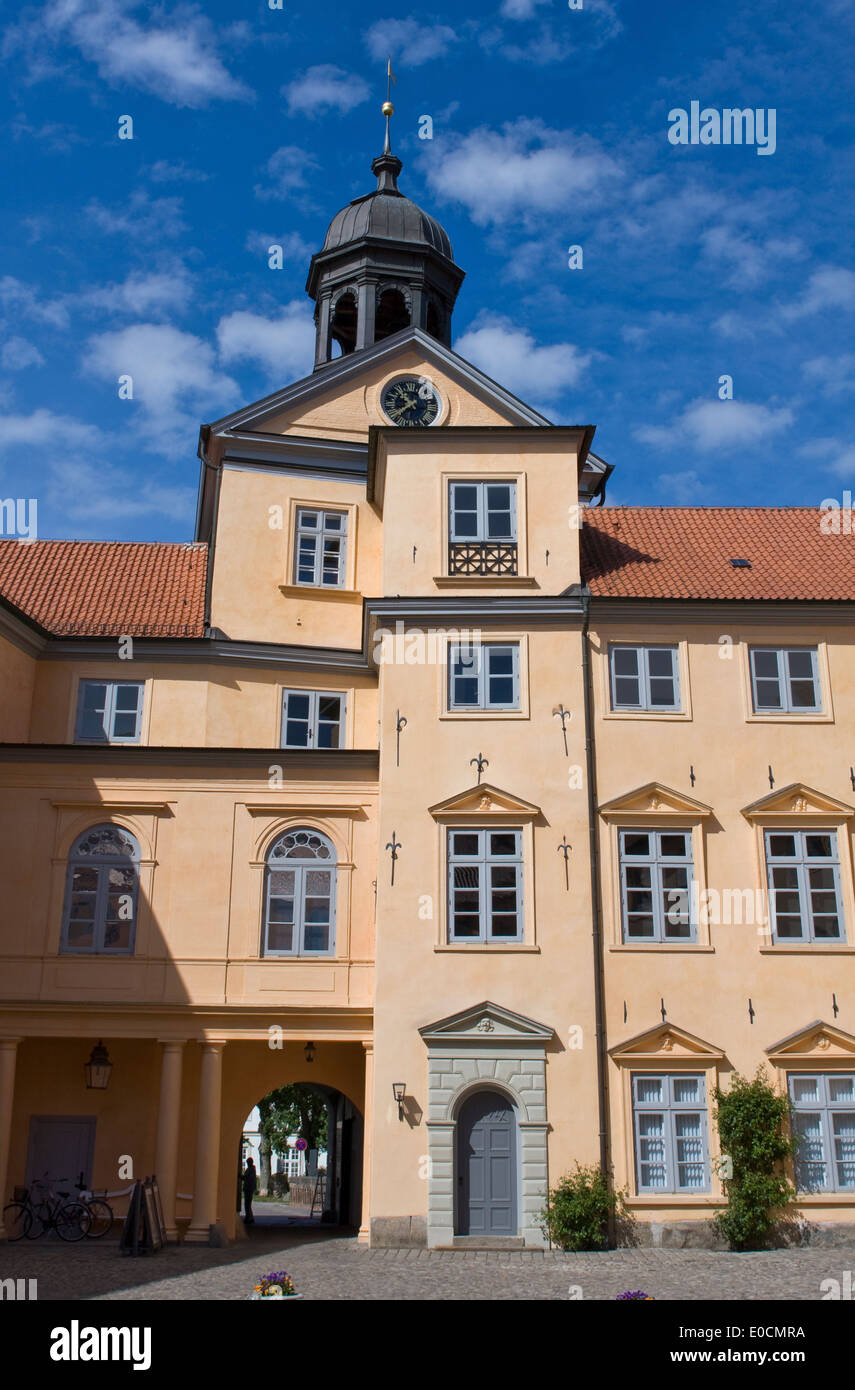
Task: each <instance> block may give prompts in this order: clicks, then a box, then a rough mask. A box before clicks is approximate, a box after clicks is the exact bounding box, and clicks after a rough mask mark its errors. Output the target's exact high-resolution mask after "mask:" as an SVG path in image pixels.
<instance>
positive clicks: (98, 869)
mask: <svg viewBox="0 0 855 1390" xmlns="http://www.w3.org/2000/svg"><path fill="white" fill-rule="evenodd" d="M104 829H109V830H115V831H117V832H118V834H119V835H120V836H122V837H123V838H124V839H126V840H127V841H128V842H129V843H130V846H131V848H132V850H133V853H132V854H128V855H123V854H109V853H105V854H81V853H80V846H81V845H82V844H83V842H84V841H85V840H86V839H88V837H89V836H90V835H93V834H94V833H95V832H96V831H99V830H104ZM140 857H141V855H140V845H139V840H138V839H137V837H136V835H133V834H132V833H131V831H130V830H126V829H125V827H124V826H123V825H115V824H113V822H112V821H103V822H102V823H101V824H100V825H90V826H88V827H87V828H86V830H84V831H83V832H82V834H80V835H78V836H77V839H76V840H75V841H74V844H73V845H72V847H71V851H70V853H69V856H68V868H67V870H66V875H65V899H64V902H63V907H62V932H61V935H60V945H59V951H60V955H68V956H132V955H133V954H134V947H135V943H136V927H137V905H138V903H139V889H140ZM84 867H85V868H90V869H93V870H94V871H95V873H96V875H97V881H96V887H95V907H94V911H93V915H92V945H91V946H74V945H72V944H71V943H70V942H69V939H68V936H69V930H70V926H71V901H72V893H73V882H74V873H75V870H76V869H78V868H84ZM118 867H121V868H125V869H127V868H132V869H133V874H134V882H133V888H132V889H131V912H130V917H129V918H128V919H127V920H128V921H129V922H130V928H129V931H128V945H127V946H110V945H108V944H107V943H106V941H105V935H106V930H107V906H108V899H109V894H110V869H115V868H118ZM78 891H81V892H84V891H88V890H82V889H81V890H78Z"/></svg>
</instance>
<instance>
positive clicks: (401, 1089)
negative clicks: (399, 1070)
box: [392, 1081, 407, 1120]
mask: <svg viewBox="0 0 855 1390" xmlns="http://www.w3.org/2000/svg"><path fill="white" fill-rule="evenodd" d="M406 1093H407V1083H406V1081H393V1082H392V1094H393V1096H394V1097H395V1100H396V1101H397V1103H398V1119H399V1120H403V1118H404V1096H405V1095H406Z"/></svg>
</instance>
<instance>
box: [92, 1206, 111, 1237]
mask: <svg viewBox="0 0 855 1390" xmlns="http://www.w3.org/2000/svg"><path fill="white" fill-rule="evenodd" d="M86 1210H87V1211H88V1212H89V1222H90V1225H89V1230H88V1231H87V1232H86V1234H87V1236H88V1237H89V1239H90V1240H97V1239H98V1238H99V1236H105V1235H106V1234H107V1232H108V1231H110V1230H112V1227H113V1208H112V1207H111V1206H110V1204H109V1202H101V1201H92V1202H87V1203H86Z"/></svg>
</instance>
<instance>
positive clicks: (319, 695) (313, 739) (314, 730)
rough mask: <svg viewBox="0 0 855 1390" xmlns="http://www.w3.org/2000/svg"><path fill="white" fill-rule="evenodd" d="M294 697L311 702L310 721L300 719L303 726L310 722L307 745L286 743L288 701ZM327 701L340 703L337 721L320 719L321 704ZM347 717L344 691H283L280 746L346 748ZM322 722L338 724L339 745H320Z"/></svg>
mask: <svg viewBox="0 0 855 1390" xmlns="http://www.w3.org/2000/svg"><path fill="white" fill-rule="evenodd" d="M293 695H299V696H305V697H308V701H309V714H308V721H306V720H304V719H302V717H300V723H301V724H302V723H306V722H308V740H307V742H306V743H286V742H285V734H286V729H287V726H288V701H289V700H290V699H291V697H292V696H293ZM327 699H330V700H338V701H339V717H338V719H337V720H334V719H324V720H323V721H321V719H320V702H321V700H327ZM346 716H347V703H346V696H345V693H344V691H341V690H306V689H301V688H300V687H299V686H295V687H294V688H293V689H292V688H289V689H287V690H283V691H282V717H281V723H280V730H279V746H280V748H324V749H326V748H327V747H328V746H332V747H333V748H335V749H338V748H344V746H345V729H346V724H345V719H346ZM293 717H294V718H297V717H298V716H293ZM321 722H323V723H324V724H336V725H337V726H338V743H337V744H334V745H327V744H319V743H318V730H319V727H320V724H321Z"/></svg>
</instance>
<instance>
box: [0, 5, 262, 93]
mask: <svg viewBox="0 0 855 1390" xmlns="http://www.w3.org/2000/svg"><path fill="white" fill-rule="evenodd" d="M134 10H136V11H140V10H142V11H143V13H142V17H141V18H140V19H137V18H135V17H134V15H133V13H132V11H134ZM220 41H221V36H220V33H219V32H218V30H217V27H216V26H215V25H214V24H213V23H212V22H211V20H209V19H208V18H207V16H206V15H205V14H204V13H202V11H201V10H200V9H199V8H198V7H197V6H195V5H188V4H183V5H181V6H180V7H179V8H178V9H176V10H175V11H174V12H173V13H172V14H171V15H168V14H166V13H165V12H164V10H163V9H162V8H161V7H157V8H154V7H151V6H145V7H143V6H142V5H141V4H140V3H139V0H130V3H125V4H122V3H121V2H120V0H53V2H52V3H50V4H46V5H44V7H43V8H42V10H41V11H39V12H37V13H36V14H35V16H33V15H32V13H26V14H25V15H24V16H23V17H22V19H21V20H20V21H19V23H18V24H16V25H13V26H12V27H11V28H10V29H9V30H8V31H7V34H6V39H5V43H4V53H5V54H6V55H9V56H12V55H15V54H17V53H19V52H23V53H24V55H25V57H26V58H27V60H28V62H29V67H30V75H31V77H32V78H34V79H36V80H38V79H40V78H44V77H46V76H54V75H56V73H57V72H58V71H61V70H62V69H61V68H59V69H58V68H57V66H56V65H51V64H50V63H49V62H48V61H47V60H46V54H45V49H46V48H50V47H51V46H54V47H55V46H57V45H59V44H61V43H63V42H65V43H69V44H71V45H72V46H73V47H75V48H76V49H77V50H78V51H79V52H80V53H81V54H82V56H83V57H84V58H85V59H87V60H88V61H89V62H91V63H94V64H95V66H96V67H97V69H98V73H99V75H100V76H101V77H102V78H103V79H104V81H106V82H109V83H111V84H112V85H113V86H116V87H130V88H132V89H134V90H140V89H142V90H143V91H146V92H151V93H153V95H154V96H156V97H160V98H161V100H163V101H168V102H171V103H172V104H173V105H175V106H190V107H201V106H207V105H208V104H209V102H211V101H235V100H247V99H249V98H251V96H252V93H251V92H250V90H249V88H248V87H246V85H245V84H244V83H243V82H241V81H240V80H238V79H237V78H235V77H232V75H231V74H230V73H229V72H228V70H227V69H226V67H225V66H224V64H223V62H222V60H221V59H220V57H219V54H218V51H217V50H218V46H219V43H220Z"/></svg>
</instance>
